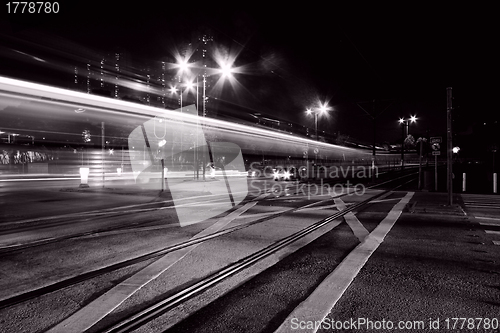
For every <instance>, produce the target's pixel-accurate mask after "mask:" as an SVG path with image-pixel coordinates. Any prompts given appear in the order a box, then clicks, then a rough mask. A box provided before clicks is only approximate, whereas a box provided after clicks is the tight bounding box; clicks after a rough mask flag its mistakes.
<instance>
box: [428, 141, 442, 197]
mask: <svg viewBox="0 0 500 333" xmlns="http://www.w3.org/2000/svg"><path fill="white" fill-rule="evenodd" d="M429 142H430V144H431V148H432V155H434V191H436V192H437V190H438V183H437V178H438V171H437V170H438V169H437V164H438V163H437V157H438V155H441V143H443V138H441V137H440V136H433V137H431V138H430V139H429Z"/></svg>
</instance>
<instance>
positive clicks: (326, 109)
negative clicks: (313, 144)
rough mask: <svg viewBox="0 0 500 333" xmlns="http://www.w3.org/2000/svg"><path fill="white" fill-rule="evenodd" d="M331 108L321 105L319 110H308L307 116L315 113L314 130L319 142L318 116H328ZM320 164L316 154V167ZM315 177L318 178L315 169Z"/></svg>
mask: <svg viewBox="0 0 500 333" xmlns="http://www.w3.org/2000/svg"><path fill="white" fill-rule="evenodd" d="M329 109H330V108H329V107H328V106H327V104H326V103H324V104H323V103H321V104H320V106H319V108H314V109H312V108H308V109H307V110H306V113H307V115H311V114H313V113H314V129H315V133H316V141H319V137H318V114H326V113H327V112H328V110H329ZM317 164H318V154H317V153H315V154H314V165H315V166H316V165H317ZM313 175H314V178H316V175H315V174H314V168H313Z"/></svg>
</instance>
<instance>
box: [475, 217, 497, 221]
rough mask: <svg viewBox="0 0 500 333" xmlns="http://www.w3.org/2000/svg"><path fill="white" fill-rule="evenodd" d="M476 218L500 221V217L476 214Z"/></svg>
mask: <svg viewBox="0 0 500 333" xmlns="http://www.w3.org/2000/svg"><path fill="white" fill-rule="evenodd" d="M474 217H475V218H476V219H482V220H495V221H500V219H499V218H496V217H489V216H474Z"/></svg>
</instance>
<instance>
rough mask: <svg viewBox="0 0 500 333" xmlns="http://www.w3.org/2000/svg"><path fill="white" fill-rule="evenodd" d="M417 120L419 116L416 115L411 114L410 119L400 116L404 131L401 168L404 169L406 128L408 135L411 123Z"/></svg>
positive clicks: (402, 131) (402, 130)
mask: <svg viewBox="0 0 500 333" xmlns="http://www.w3.org/2000/svg"><path fill="white" fill-rule="evenodd" d="M415 122H417V117H416V116H410V118H408V119H404V118H399V123H400V124H401V125H402V126H401V133H402V141H401V170H403V169H404V163H405V162H404V161H405V129H406V136H408V135H409V134H410V123H415Z"/></svg>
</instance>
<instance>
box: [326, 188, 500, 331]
mask: <svg viewBox="0 0 500 333" xmlns="http://www.w3.org/2000/svg"><path fill="white" fill-rule="evenodd" d="M455 202H458V204H456V205H454V206H451V207H450V206H447V205H446V203H447V195H446V193H428V192H416V193H415V195H414V196H413V199H412V200H411V201H410V203H409V205H408V207H407V209H405V211H403V214H402V215H401V217H400V218H399V220H398V221H397V223H396V224H395V225H394V227H393V228H392V230H391V231H390V232H389V234H388V236H387V237H386V239H385V240H384V242H383V243H382V244H381V245H380V247H379V248H378V249H377V251H376V252H375V253H374V254H373V255H372V256H371V257H370V259H369V261H368V262H367V263H366V264H365V266H364V268H363V269H362V270H361V271H360V273H359V274H358V276H357V277H356V278H355V279H354V281H353V283H352V284H351V286H350V287H349V288H348V289H347V291H346V292H345V294H344V295H343V297H342V298H341V299H340V301H339V302H338V303H337V304H336V306H335V307H334V309H333V310H332V312H331V313H330V314H329V315H328V317H327V321H328V322H329V323H330V324H332V323H333V322H334V321H335V322H336V321H341V322H345V321H349V322H350V321H351V320H353V321H354V322H357V323H359V321H360V320H361V323H364V324H363V325H357V326H355V327H352V326H350V327H348V328H350V329H345V330H342V331H345V332H350V331H352V332H354V331H356V332H358V331H377V332H385V331H386V332H390V331H393V330H400V329H399V328H398V327H399V325H400V324H401V325H402V327H403V328H405V329H404V330H408V331H413V332H429V331H435V332H448V331H450V332H452V331H453V332H466V331H474V332H499V331H500V326H499V322H498V321H500V260H499V258H500V246H497V245H494V243H493V238H494V237H492V236H491V235H489V234H487V233H485V231H484V229H483V228H482V227H481V226H480V225H479V223H477V222H476V221H475V220H474V218H473V217H470V216H468V215H465V214H466V213H465V212H464V211H463V208H462V207H461V206H460V196H456V197H455ZM456 318H458V319H456ZM462 318H465V319H462ZM494 318H495V319H494ZM384 321H385V322H386V323H385V325H384ZM388 321H391V322H392V324H393V325H394V328H393V330H390V329H389V328H390V324H389V322H388ZM370 322H371V323H370ZM384 327H386V329H384ZM495 327H496V329H495ZM377 328H378V329H377ZM328 331H331V330H328V329H323V330H319V332H328Z"/></svg>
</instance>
